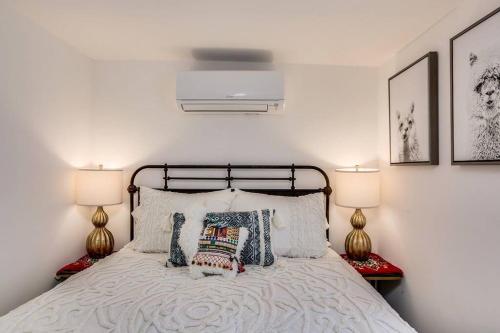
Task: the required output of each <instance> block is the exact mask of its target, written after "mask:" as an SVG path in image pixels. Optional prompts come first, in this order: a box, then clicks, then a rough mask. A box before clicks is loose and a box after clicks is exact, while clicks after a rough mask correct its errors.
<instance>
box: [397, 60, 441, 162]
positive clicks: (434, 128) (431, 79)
mask: <svg viewBox="0 0 500 333" xmlns="http://www.w3.org/2000/svg"><path fill="white" fill-rule="evenodd" d="M426 59H428V66H427V86H428V95H427V98H428V105H429V110H428V114H429V124H428V126H429V131H428V132H429V147H428V149H429V159H428V160H425V161H411V162H394V161H393V160H392V151H393V149H394V148H393V147H392V134H391V133H392V128H391V114H392V107H391V80H393V79H395V78H396V77H398V76H400V75H402V74H404V73H405V72H406V71H408V70H409V69H411V68H412V67H413V66H415V65H417V64H419V63H420V62H421V61H423V60H426ZM438 81H439V73H438V53H437V52H435V51H432V52H429V53H427V54H425V55H424V56H422V57H420V58H418V59H417V60H416V61H414V62H413V63H411V64H410V65H408V66H406V67H405V68H403V69H402V70H400V71H399V72H397V73H396V74H394V75H393V76H391V77H390V78H389V79H388V97H389V159H390V165H392V166H398V165H401V166H412V165H413V166H415V165H439V87H438Z"/></svg>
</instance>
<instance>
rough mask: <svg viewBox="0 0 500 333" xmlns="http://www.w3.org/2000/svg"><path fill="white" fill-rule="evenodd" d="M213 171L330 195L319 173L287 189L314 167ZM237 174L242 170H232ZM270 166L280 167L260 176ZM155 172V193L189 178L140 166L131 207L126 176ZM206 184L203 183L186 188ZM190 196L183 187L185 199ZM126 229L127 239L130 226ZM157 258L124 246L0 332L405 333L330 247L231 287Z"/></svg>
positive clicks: (256, 269)
mask: <svg viewBox="0 0 500 333" xmlns="http://www.w3.org/2000/svg"><path fill="white" fill-rule="evenodd" d="M190 167H192V166H190ZM204 167H205V168H206V166H200V168H204ZM213 167H215V166H213ZM217 167H218V168H217V169H219V168H221V167H223V168H224V170H225V172H227V175H226V176H225V177H216V178H218V179H217V180H219V181H224V182H227V183H228V187H231V182H234V181H237V180H238V179H237V178H245V180H248V179H249V178H251V179H255V180H260V181H262V180H269V178H273V181H277V180H278V181H289V182H291V187H290V189H288V190H283V189H257V190H252V191H256V192H262V193H270V192H271V193H273V194H278V193H279V194H280V195H290V196H294V195H303V194H305V193H309V192H311V191H314V192H322V193H324V194H325V196H327V197H328V196H329V195H330V193H331V189H330V184H329V180H328V178H327V176H326V174H324V173H323V172H320V174H321V175H323V176H324V179H325V181H326V186H325V187H322V188H319V189H296V188H295V172H296V171H297V170H316V169H319V168H316V167H308V166H287V167H283V168H282V169H281V170H289V171H290V172H291V176H289V177H263V176H254V177H235V176H234V175H231V172H232V171H233V170H234V169H238V167H236V168H235V167H232V166H217ZM245 167H248V166H242V169H245ZM261 167H263V166H259V168H261ZM267 167H269V166H267ZM273 167H280V166H271V167H270V168H273ZM155 168H156V169H161V170H163V171H164V175H163V178H164V181H165V184H164V187H163V188H162V189H163V190H172V191H175V189H170V188H169V186H168V183H167V182H168V181H171V180H175V179H176V178H181V179H182V180H191V179H186V178H193V177H185V176H182V177H180V176H179V177H175V176H171V175H169V174H168V172H169V171H171V170H172V169H173V168H174V169H175V166H174V167H172V166H167V165H161V166H145V167H143V168H140V169H139V170H138V171H137V172H136V173H134V175H133V176H132V180H131V185H130V186H129V193H130V195H131V209H132V207H133V206H134V205H135V204H136V203H137V202H138V201H139V200H140V199H139V198H138V197H139V196H138V195H137V198H136V194H137V192H138V188H137V187H136V186H135V184H134V180H135V177H136V176H137V174H138V173H139V172H140V171H142V170H145V169H155ZM167 168H168V169H167ZM181 168H187V166H181ZM301 168H303V169H301ZM311 168H312V169H311ZM319 170H320V169H319ZM200 178H203V179H200ZM206 178H212V177H196V179H194V180H198V181H199V180H203V181H205V180H207V179H206ZM277 178H283V179H277ZM200 190H201V189H185V191H187V192H189V193H196V192H200ZM326 202H328V201H326ZM326 214H327V216H328V209H327V210H326ZM131 223H132V228H131V237H132V238H133V235H134V234H133V232H134V231H133V219H131ZM167 256H168V255H167V254H164V253H156V254H153V253H140V252H136V251H134V250H132V249H130V246H125V247H124V248H123V249H121V250H120V251H118V252H117V253H115V254H113V255H111V256H109V257H107V258H105V259H103V260H101V261H99V262H98V263H96V264H95V265H93V266H92V267H90V268H89V269H87V270H85V271H83V272H81V273H79V274H77V275H75V276H73V277H71V278H69V279H68V280H67V281H65V282H63V283H61V284H59V285H58V286H56V287H55V288H53V289H52V290H50V291H48V292H46V293H44V294H42V295H41V296H39V297H37V298H35V299H33V300H31V301H29V302H28V303H26V304H24V305H22V306H20V307H18V308H17V309H15V310H13V311H11V312H10V313H8V314H7V315H5V316H3V317H1V318H0V331H1V332H415V331H414V330H413V329H412V328H411V327H410V326H409V325H408V324H407V323H406V322H405V321H404V320H402V319H401V318H400V316H399V315H398V314H397V313H396V312H395V311H394V310H393V309H392V308H391V307H390V305H389V304H388V303H387V302H386V301H385V300H384V299H383V298H382V297H381V296H380V295H379V294H378V293H377V291H376V290H375V289H373V287H372V286H371V285H370V284H369V283H368V282H366V281H365V280H364V279H363V278H362V277H361V276H360V275H359V274H358V273H357V272H356V271H355V270H354V269H353V268H352V267H351V266H349V265H348V264H347V263H346V262H345V261H344V260H343V259H342V258H341V257H340V256H339V255H338V254H337V253H335V252H334V251H333V250H331V249H328V251H327V253H326V255H324V256H323V257H321V258H318V259H306V258H285V257H279V258H277V260H276V262H275V263H274V264H273V265H272V266H269V267H261V266H247V267H246V272H245V273H242V274H239V276H238V277H236V278H234V279H226V278H223V277H220V276H210V277H205V278H203V279H198V280H195V279H192V278H191V277H190V275H189V272H188V268H187V267H165V262H166V261H167Z"/></svg>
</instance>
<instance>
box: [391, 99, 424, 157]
mask: <svg viewBox="0 0 500 333" xmlns="http://www.w3.org/2000/svg"><path fill="white" fill-rule="evenodd" d="M396 114H397V119H398V132H399V162H415V161H419V160H420V159H421V156H420V147H419V144H418V136H417V126H416V123H415V116H414V114H415V103H411V106H410V107H409V110H408V111H407V112H405V113H401V112H400V111H399V110H398V111H397V113H396Z"/></svg>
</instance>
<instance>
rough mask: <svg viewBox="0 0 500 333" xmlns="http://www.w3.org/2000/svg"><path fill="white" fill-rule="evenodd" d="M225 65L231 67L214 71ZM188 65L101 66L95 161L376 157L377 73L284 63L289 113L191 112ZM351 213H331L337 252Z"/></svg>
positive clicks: (115, 217)
mask: <svg viewBox="0 0 500 333" xmlns="http://www.w3.org/2000/svg"><path fill="white" fill-rule="evenodd" d="M213 66H214V64H212V65H211V66H210V67H211V68H213ZM228 66H229V67H230V68H234V64H225V65H224V64H222V65H221V64H219V65H218V66H217V67H218V68H227V67H228ZM189 67H190V65H189V64H185V63H168V62H125V61H124V62H113V61H111V62H97V64H96V71H95V90H96V93H95V117H96V118H95V119H94V122H93V129H94V133H93V137H94V139H95V141H94V144H93V151H94V162H95V163H104V165H107V166H116V167H123V168H125V169H126V170H127V171H128V173H127V177H128V175H129V174H130V172H131V171H133V170H134V169H135V168H137V167H138V166H140V165H142V164H146V163H160V164H161V163H165V162H168V163H171V164H172V163H194V164H196V163H198V164H203V163H228V162H231V163H233V164H237V163H253V164H259V163H260V164H265V163H269V164H280V163H284V164H291V163H292V162H293V163H297V164H299V163H310V164H316V165H318V166H321V167H323V168H324V169H325V170H326V171H332V169H333V168H334V166H346V165H347V166H351V165H353V163H356V162H358V163H360V164H365V165H366V164H368V165H370V164H373V162H375V163H377V161H376V160H377V125H376V124H377V112H376V108H377V104H376V103H377V71H376V69H372V68H350V67H333V66H308V65H286V66H284V67H280V69H282V70H283V71H284V73H285V95H286V97H285V98H286V111H285V113H284V114H283V115H280V116H242V115H237V116H192V115H185V114H182V113H181V112H179V111H177V109H176V106H175V74H176V72H177V71H179V70H182V69H188V68H189ZM158 180H161V179H160V176H158ZM109 212H110V224H109V226H110V229H111V230H112V232H113V234H114V235H115V238H116V241H117V245H118V246H121V245H123V244H124V243H125V242H127V241H128V237H129V234H128V230H129V228H128V215H127V214H128V211H127V207H126V206H125V205H124V206H122V207H118V208H114V207H111V208H110V209H109ZM350 214H352V211H351V210H348V209H338V210H337V211H335V212H334V214H332V220H333V221H334V237H333V239H334V242H335V248H336V249H337V250H339V251H341V250H342V248H343V240H344V238H345V235H346V233H347V232H348V230H349V229H350V225H349V223H348V218H349V217H350ZM370 216H371V215H368V217H370ZM368 228H370V227H368Z"/></svg>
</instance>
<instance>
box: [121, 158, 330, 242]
mask: <svg viewBox="0 0 500 333" xmlns="http://www.w3.org/2000/svg"><path fill="white" fill-rule="evenodd" d="M148 169H163V174H164V176H163V180H164V182H163V184H164V185H163V187H162V188H157V189H158V190H163V191H171V192H180V193H201V192H211V191H217V190H220V189H213V188H205V189H199V188H197V189H194V188H171V187H169V181H176V180H177V181H191V180H192V181H223V182H226V184H225V185H226V188H232V182H234V181H287V182H289V183H290V186H289V187H287V188H284V189H280V188H273V189H261V188H259V189H246V188H244V189H243V190H244V191H246V192H253V193H263V194H274V195H282V196H290V197H297V196H301V195H306V194H312V193H324V194H325V197H326V198H325V199H326V201H325V202H326V211H325V214H326V219H327V221H329V211H330V195H331V193H332V188H331V187H330V180H329V178H328V175H327V174H326V172H324V171H323V170H322V169H320V168H318V167H317V166H312V165H294V164H292V165H231V164H227V165H170V164H159V165H144V166H142V167H140V168H139V169H137V170H135V172H134V173H133V174H132V177H131V178H130V185H129V186H128V188H127V191H128V193H129V194H130V239H131V240H132V239H133V238H134V218H133V216H132V211H133V210H134V203H135V201H134V195H135V194H136V193H137V204H140V190H139V187H138V186H136V185H135V183H134V182H135V178H136V176H137V175H138V174H139V173H140V172H142V171H144V170H148ZM178 169H184V170H195V169H198V170H200V169H205V170H225V171H226V175H225V177H194V176H193V177H189V176H188V177H186V176H183V177H172V176H169V174H168V172H169V171H170V170H178ZM232 170H289V171H290V176H289V177H240V176H237V177H235V176H233V175H231V171H232ZM297 170H314V171H317V172H319V173H320V174H321V175H322V176H323V178H324V180H325V187H322V188H309V189H307V188H300V189H299V188H296V187H295V181H296V180H297V178H296V171H297ZM326 235H327V239H328V238H329V236H328V230H327V232H326Z"/></svg>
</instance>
